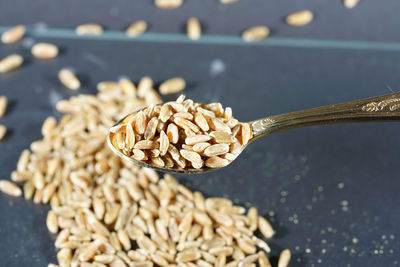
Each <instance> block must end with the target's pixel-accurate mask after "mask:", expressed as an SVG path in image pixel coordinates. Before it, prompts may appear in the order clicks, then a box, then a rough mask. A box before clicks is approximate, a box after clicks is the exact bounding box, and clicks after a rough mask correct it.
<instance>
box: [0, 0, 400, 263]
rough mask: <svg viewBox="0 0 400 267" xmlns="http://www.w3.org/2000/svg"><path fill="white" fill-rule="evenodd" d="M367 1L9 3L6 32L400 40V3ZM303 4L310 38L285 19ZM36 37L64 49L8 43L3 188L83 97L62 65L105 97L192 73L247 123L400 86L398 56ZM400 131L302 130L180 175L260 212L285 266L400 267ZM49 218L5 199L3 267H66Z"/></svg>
mask: <svg viewBox="0 0 400 267" xmlns="http://www.w3.org/2000/svg"><path fill="white" fill-rule="evenodd" d="M361 2H362V3H361V4H360V5H359V7H357V8H355V9H354V10H346V9H344V8H343V6H342V5H341V3H340V1H317V0H314V1H312V0H309V1H306V0H303V1H289V0H285V1H261V0H259V1H256V0H246V1H245V0H242V1H240V2H239V3H238V4H235V5H231V6H222V5H220V4H218V3H217V2H216V1H211V0H207V1H206V0H203V1H194V0H191V1H190V0H187V1H186V2H185V4H184V6H183V7H182V8H181V9H178V10H174V11H169V12H167V11H163V10H158V9H155V8H154V7H153V6H152V5H151V1H144V0H138V1H122V0H120V1H112V2H111V1H103V0H102V1H85V2H82V1H65V2H61V1H43V0H37V1H21V0H20V1H13V2H9V1H8V2H6V1H2V2H1V3H0V25H3V26H4V25H12V24H15V23H27V24H30V25H36V26H37V25H38V23H39V22H40V23H39V25H43V23H45V24H47V25H48V26H49V27H57V28H67V27H74V26H76V25H77V24H79V23H84V22H91V21H94V22H101V23H102V24H103V25H104V26H106V27H107V28H109V29H121V28H124V27H125V26H127V25H128V24H129V23H130V22H131V21H132V20H136V19H139V18H145V19H147V20H149V22H150V24H151V30H152V31H155V32H180V31H182V29H183V23H184V21H185V20H186V18H187V17H189V16H193V15H195V16H198V17H200V18H202V21H205V22H204V24H205V26H206V30H205V31H206V32H207V33H215V34H237V33H239V32H240V31H241V30H242V29H243V28H244V27H246V26H248V25H253V24H263V23H266V24H267V25H270V26H271V28H272V29H274V31H273V35H275V36H288V37H315V38H324V39H326V38H335V39H356V40H378V41H385V40H390V41H396V40H399V39H400V37H399V34H398V28H399V27H398V26H399V24H400V20H399V19H398V16H397V14H396V13H397V12H396V11H397V10H398V7H399V5H400V4H399V2H398V1H394V0H391V1H389V0H387V1H367V0H365V1H361ZM383 3H385V4H383ZM45 8H46V9H45ZM299 8H310V9H312V10H314V11H315V13H316V19H315V22H314V23H312V24H311V25H309V26H307V27H304V28H300V29H293V28H290V27H288V26H285V25H284V24H283V22H282V21H283V16H284V15H285V14H287V13H290V12H291V11H294V10H297V9H299ZM396 8H397V9H396ZM30 38H33V39H34V40H35V41H50V42H53V43H56V44H57V45H59V46H60V47H61V49H62V53H61V55H60V56H59V57H58V58H56V59H54V60H48V61H43V60H38V59H33V58H32V57H31V56H30V55H29V50H28V49H27V48H26V47H27V43H29V42H25V43H24V42H23V43H18V44H15V45H8V46H5V45H0V58H3V57H4V56H6V55H8V54H10V53H12V52H18V53H21V54H23V55H24V56H25V58H26V62H25V63H24V65H23V67H22V68H21V69H19V70H17V71H14V72H12V73H9V74H5V75H0V94H1V95H6V96H7V97H8V98H9V102H10V104H9V108H8V111H7V114H6V116H5V117H4V118H2V119H1V121H0V123H2V124H5V125H6V126H7V127H8V129H9V133H8V134H7V137H6V139H5V140H3V141H1V142H0V166H1V168H0V177H1V179H7V178H8V177H9V174H10V172H11V171H12V170H13V169H14V168H15V165H16V161H17V159H18V156H19V154H20V152H21V151H22V149H24V148H26V147H28V146H29V144H30V143H31V142H32V141H34V140H36V139H39V138H40V127H41V123H42V121H43V120H44V118H46V117H47V116H49V115H58V114H57V113H56V111H55V109H54V103H55V101H56V100H58V99H60V98H64V97H68V96H71V95H73V94H75V93H72V92H70V91H68V90H67V89H65V88H63V87H62V86H60V84H59V82H58V81H57V79H56V75H57V72H58V70H59V69H60V68H62V67H64V66H70V67H73V68H75V69H76V70H77V72H78V74H79V76H80V78H81V79H82V81H83V89H82V90H81V91H79V92H78V93H94V92H95V90H94V89H93V88H95V85H96V83H97V82H99V81H101V80H109V79H117V78H118V77H120V76H121V75H127V76H129V77H131V78H132V79H133V80H135V81H137V80H138V79H139V78H140V77H141V76H143V75H149V76H151V77H153V78H154V79H155V80H156V81H157V82H160V81H162V80H164V79H166V78H170V77H173V76H182V77H184V78H185V79H186V80H187V81H188V84H189V86H188V89H187V90H186V94H187V96H188V97H190V98H193V99H195V100H197V101H199V102H210V101H221V102H222V103H223V104H224V105H227V106H231V107H232V108H233V111H234V115H235V116H236V117H237V118H238V119H240V120H244V121H246V120H252V119H255V118H259V117H264V116H266V115H268V114H278V113H283V112H288V111H293V110H298V109H304V108H311V107H315V106H319V105H326V104H333V103H337V102H343V101H350V100H353V99H356V98H363V97H369V96H374V95H379V94H386V93H389V92H390V91H391V90H393V91H398V90H399V88H400V76H399V73H400V64H399V62H400V52H398V51H390V50H388V51H378V50H358V49H353V50H349V49H326V48H320V49H319V48H300V47H291V48H288V47H273V46H268V45H265V46H252V45H248V46H244V45H228V44H227V45H207V44H201V45H200V44H195V43H193V44H188V43H179V42H177V43H174V42H167V43H162V42H158V43H151V42H144V41H141V42H136V41H130V42H126V41H112V40H101V41H100V40H90V39H88V40H87V39H79V40H77V39H68V38H67V39H46V38H36V37H30ZM28 40H29V39H28ZM173 97H175V96H173ZM173 97H172V96H171V97H170V98H168V99H172V98H173ZM399 133H400V124H398V123H373V124H344V125H334V126H320V127H309V128H302V129H296V130H291V131H287V132H282V133H277V134H274V135H271V136H269V137H266V138H263V139H261V140H258V141H257V142H255V143H253V144H251V145H250V146H249V147H248V149H247V150H246V151H245V152H244V153H243V154H242V155H241V156H240V157H239V159H238V160H237V161H235V162H234V163H232V164H231V165H230V166H229V167H227V168H225V169H223V170H220V171H218V172H214V173H208V174H205V175H196V176H179V179H180V180H181V181H182V182H183V183H185V184H187V185H189V187H191V188H192V189H196V190H200V191H202V192H204V193H205V194H206V195H207V196H224V197H229V198H231V199H232V200H234V201H235V202H237V203H240V204H242V205H246V206H256V207H258V208H259V210H260V212H261V213H262V214H264V215H265V216H266V217H267V218H268V219H269V220H270V221H271V223H272V225H273V226H274V228H275V229H276V230H277V235H276V236H275V237H274V238H273V239H272V240H271V241H269V244H270V245H271V247H272V253H271V255H272V257H273V259H274V260H276V257H277V256H278V255H279V252H280V251H281V250H282V249H284V248H290V249H291V251H292V253H293V259H292V262H291V265H290V266H397V265H399V264H400V261H399V251H398V250H399V248H400V236H399V234H398V232H399V223H400V197H399V192H400V181H399V156H398V155H399V151H400V134H399ZM346 201H347V203H348V204H347V206H346V205H344V204H346ZM47 209H48V207H46V206H41V205H34V204H33V203H32V202H30V201H25V200H23V199H22V198H17V199H15V198H11V197H8V196H5V195H3V194H0V210H1V215H0V256H1V261H0V266H28V265H29V266H32V267H34V266H46V264H47V263H48V262H55V249H54V247H53V241H54V236H52V235H51V234H49V233H48V231H47V229H46V226H45V215H46V212H47ZM271 211H273V212H274V213H275V215H274V216H272V217H271V216H270V215H269V213H270V212H271ZM354 238H356V240H353V239H354ZM353 241H354V242H353ZM308 249H309V250H308Z"/></svg>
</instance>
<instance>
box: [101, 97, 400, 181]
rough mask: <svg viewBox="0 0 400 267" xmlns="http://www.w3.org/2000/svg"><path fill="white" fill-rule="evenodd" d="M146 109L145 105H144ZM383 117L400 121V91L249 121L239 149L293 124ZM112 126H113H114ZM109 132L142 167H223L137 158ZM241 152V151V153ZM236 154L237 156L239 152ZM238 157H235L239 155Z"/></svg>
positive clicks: (328, 122) (202, 171)
mask: <svg viewBox="0 0 400 267" xmlns="http://www.w3.org/2000/svg"><path fill="white" fill-rule="evenodd" d="M144 109H145V108H144ZM144 109H141V110H138V111H136V112H134V113H131V114H129V115H127V116H125V117H124V118H122V119H121V120H119V121H118V122H117V123H115V124H114V126H113V127H115V126H118V125H120V124H122V123H124V120H126V119H127V118H128V117H130V116H132V115H133V114H136V113H138V112H140V111H142V110H144ZM382 121H400V92H396V93H392V94H387V95H381V96H377V97H371V98H367V99H362V100H355V101H351V102H347V103H342V104H335V105H329V106H323V107H318V108H313V109H308V110H301V111H295V112H291V113H285V114H281V115H274V116H268V117H266V118H263V119H259V120H254V121H251V122H248V124H249V125H250V129H251V133H252V137H251V138H250V139H249V141H248V142H247V143H246V144H244V145H243V146H242V148H241V151H240V153H241V152H242V151H243V150H244V149H245V148H246V147H247V145H248V144H249V143H251V142H253V141H254V140H256V139H258V138H260V137H263V136H266V135H269V134H272V133H275V132H280V131H284V130H289V129H293V128H298V127H303V126H311V125H324V124H335V123H346V122H351V123H353V122H382ZM113 127H112V128H113ZM112 128H110V130H109V132H108V137H107V143H108V145H109V147H110V148H111V150H112V151H113V152H114V153H115V154H116V155H118V156H119V157H121V158H124V159H125V160H128V161H131V162H133V163H136V164H138V165H140V166H142V167H146V168H153V169H155V170H157V171H161V172H170V173H187V174H199V173H205V172H210V171H216V170H218V169H220V168H208V167H203V168H200V169H195V168H189V169H175V168H162V167H159V166H156V165H152V164H149V163H147V162H142V161H140V160H136V159H135V158H133V157H129V156H128V155H125V154H123V153H122V152H121V151H120V150H119V149H118V148H117V147H115V146H114V145H113V143H112V141H111V133H112V132H111V129H112ZM240 153H239V154H240ZM239 154H237V155H236V158H237V156H238V155H239ZM236 158H235V159H236ZM228 165H229V164H228Z"/></svg>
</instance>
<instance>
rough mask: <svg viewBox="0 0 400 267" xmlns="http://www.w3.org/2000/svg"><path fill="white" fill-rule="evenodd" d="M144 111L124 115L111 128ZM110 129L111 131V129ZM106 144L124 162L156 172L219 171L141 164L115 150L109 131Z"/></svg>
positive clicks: (194, 172) (189, 172)
mask: <svg viewBox="0 0 400 267" xmlns="http://www.w3.org/2000/svg"><path fill="white" fill-rule="evenodd" d="M158 105H161V104H158ZM144 109H145V108H142V109H139V110H137V111H135V112H133V113H130V114H128V115H126V116H125V117H123V118H122V119H120V120H119V121H118V122H116V123H115V124H114V125H113V127H115V126H117V125H119V124H121V123H122V122H123V121H124V120H125V119H126V118H128V117H130V116H132V115H134V114H136V113H139V112H140V111H142V110H144ZM110 129H112V127H111V128H110ZM107 144H108V146H109V147H110V149H111V151H112V152H114V154H116V155H117V156H119V157H121V158H123V159H124V160H127V161H130V162H133V163H135V164H137V165H139V166H142V167H145V168H151V169H155V170H156V171H160V172H169V173H187V174H199V173H205V172H210V171H215V170H218V169H220V168H202V169H194V168H191V169H172V168H171V169H169V168H168V169H167V168H161V167H158V166H156V165H152V164H149V163H147V162H143V161H140V160H137V159H135V158H133V157H129V156H127V155H125V154H124V153H122V152H121V151H120V150H119V149H118V148H116V147H115V146H114V145H113V144H112V142H111V135H110V131H108V135H107Z"/></svg>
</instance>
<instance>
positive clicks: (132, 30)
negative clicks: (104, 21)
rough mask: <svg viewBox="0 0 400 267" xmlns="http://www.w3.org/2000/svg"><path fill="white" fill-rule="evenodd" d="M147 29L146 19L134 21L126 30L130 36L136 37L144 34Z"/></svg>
mask: <svg viewBox="0 0 400 267" xmlns="http://www.w3.org/2000/svg"><path fill="white" fill-rule="evenodd" d="M146 30H147V22H146V21H144V20H138V21H135V22H134V23H132V24H131V25H130V26H129V27H128V28H127V29H126V31H125V33H126V35H127V36H129V37H136V36H139V35H141V34H143V33H144V32H145V31H146Z"/></svg>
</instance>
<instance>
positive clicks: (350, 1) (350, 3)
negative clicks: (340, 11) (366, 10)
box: [343, 0, 360, 8]
mask: <svg viewBox="0 0 400 267" xmlns="http://www.w3.org/2000/svg"><path fill="white" fill-rule="evenodd" d="M359 2H360V0H344V1H343V4H344V6H345V7H346V8H354V7H356V5H358V3H359Z"/></svg>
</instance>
